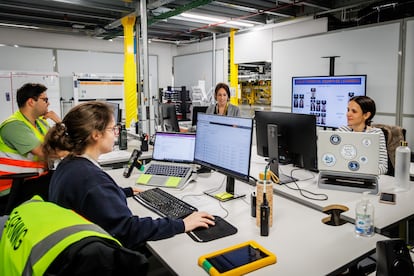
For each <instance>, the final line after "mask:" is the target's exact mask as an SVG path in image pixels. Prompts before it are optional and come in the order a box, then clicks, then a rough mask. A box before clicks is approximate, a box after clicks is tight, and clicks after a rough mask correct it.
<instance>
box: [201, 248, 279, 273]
mask: <svg viewBox="0 0 414 276" xmlns="http://www.w3.org/2000/svg"><path fill="white" fill-rule="evenodd" d="M247 250H250V251H253V253H254V254H255V255H256V254H260V258H259V259H255V258H254V259H253V260H249V261H247V260H246V262H245V263H244V264H240V263H239V264H231V263H232V261H231V258H234V260H236V258H237V261H236V262H244V261H242V259H243V258H240V256H238V255H234V256H231V254H232V253H235V254H237V253H236V252H239V251H240V252H241V251H247ZM241 254H244V253H241ZM217 258H221V260H225V261H226V264H227V265H228V266H230V267H227V268H223V267H222V268H218V267H216V264H217V262H216V260H217ZM219 262H220V261H219ZM274 263H276V255H274V254H273V253H272V252H270V251H268V250H267V249H265V248H264V247H262V246H261V245H259V244H258V243H256V242H255V241H247V242H243V243H240V244H237V245H234V246H231V247H228V248H224V249H222V250H219V251H216V252H213V253H210V254H206V255H203V256H201V257H199V258H198V265H199V266H201V267H202V268H203V269H204V270H205V271H207V273H208V274H209V275H212V276H214V275H220V276H233V275H242V274H246V273H249V272H251V271H253V270H257V269H259V268H261V267H264V266H267V265H271V264H274ZM233 266H234V267H233Z"/></svg>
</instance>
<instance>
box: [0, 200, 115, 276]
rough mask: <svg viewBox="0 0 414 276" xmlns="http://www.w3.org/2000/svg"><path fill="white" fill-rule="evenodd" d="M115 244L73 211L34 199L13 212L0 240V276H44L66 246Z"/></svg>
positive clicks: (108, 236) (110, 237) (112, 239)
mask: <svg viewBox="0 0 414 276" xmlns="http://www.w3.org/2000/svg"><path fill="white" fill-rule="evenodd" d="M93 236H94V237H101V238H105V239H108V240H111V241H114V242H116V243H117V244H119V245H120V246H121V244H120V243H119V241H117V240H116V239H114V238H113V237H112V236H110V235H109V234H108V233H107V232H106V231H105V230H103V229H102V228H101V227H99V226H98V225H96V224H93V223H91V222H90V221H88V220H87V219H85V218H83V217H81V216H80V215H78V214H77V213H75V212H74V211H72V210H69V209H65V208H63V207H60V206H58V205H56V204H54V203H51V202H45V201H43V200H42V199H41V198H40V197H39V196H34V197H33V198H32V199H31V200H29V201H26V202H25V203H23V204H21V205H20V206H18V207H16V208H15V209H13V211H12V212H11V214H10V216H9V218H8V220H7V221H6V223H5V225H4V229H3V234H2V236H1V239H0V264H1V265H0V275H10V276H14V275H24V276H25V275H34V276H35V275H43V274H44V273H45V271H46V270H47V268H48V267H49V266H50V265H51V264H52V262H53V261H54V260H55V258H56V257H58V256H59V254H60V253H61V252H63V251H64V250H65V249H66V248H67V247H68V246H70V245H71V244H73V243H76V242H77V241H80V240H81V239H83V238H86V237H93Z"/></svg>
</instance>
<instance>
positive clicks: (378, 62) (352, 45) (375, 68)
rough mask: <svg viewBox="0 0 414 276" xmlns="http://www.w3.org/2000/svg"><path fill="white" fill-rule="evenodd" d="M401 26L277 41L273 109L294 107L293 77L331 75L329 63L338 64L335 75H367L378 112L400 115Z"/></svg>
mask: <svg viewBox="0 0 414 276" xmlns="http://www.w3.org/2000/svg"><path fill="white" fill-rule="evenodd" d="M399 29H400V23H399V22H397V23H392V24H381V25H376V26H374V27H363V28H356V29H351V30H346V31H338V32H332V33H326V34H322V35H315V36H309V37H302V38H297V39H291V40H284V41H274V42H273V47H272V105H273V106H277V107H288V108H290V106H291V89H292V88H291V81H292V77H293V76H323V75H328V74H329V59H328V58H322V57H324V56H334V55H335V56H340V57H339V58H337V59H336V60H335V74H336V75H348V74H366V75H367V95H368V96H370V97H372V98H373V99H374V100H375V102H376V104H377V112H383V113H392V114H395V113H396V104H397V84H398V51H399V36H400V31H399Z"/></svg>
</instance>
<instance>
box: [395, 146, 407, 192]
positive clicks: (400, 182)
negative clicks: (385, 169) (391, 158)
mask: <svg viewBox="0 0 414 276" xmlns="http://www.w3.org/2000/svg"><path fill="white" fill-rule="evenodd" d="M410 159H411V151H410V148H409V147H408V146H407V142H406V141H401V145H400V146H399V147H397V149H396V150H395V182H396V186H397V189H398V190H402V191H408V190H409V189H410Z"/></svg>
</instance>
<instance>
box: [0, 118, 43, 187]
mask: <svg viewBox="0 0 414 276" xmlns="http://www.w3.org/2000/svg"><path fill="white" fill-rule="evenodd" d="M12 121H21V122H23V123H24V124H25V125H27V126H28V127H29V128H30V129H31V130H32V131H33V133H34V134H35V136H36V138H37V139H39V141H40V142H43V140H44V136H45V135H46V133H47V131H48V128H49V126H48V123H47V121H46V120H43V119H40V118H39V119H37V120H36V125H37V126H38V128H39V129H40V130H39V129H38V128H36V127H34V126H33V125H32V124H31V123H30V122H29V121H28V120H27V119H26V118H25V117H24V116H23V114H22V113H21V112H20V111H16V112H15V113H14V114H13V115H12V116H10V117H9V118H8V119H6V120H5V121H4V122H3V123H2V124H1V125H0V129H1V128H2V127H3V126H5V125H6V124H8V123H9V122H12ZM44 168H45V163H44V162H42V161H38V158H37V157H36V156H34V155H33V154H32V153H28V154H26V155H21V154H20V153H19V152H18V151H17V150H15V149H13V148H10V147H9V146H7V145H6V144H5V143H4V141H3V139H2V138H1V136H0V175H4V174H10V173H29V172H38V173H39V174H40V173H43V172H44ZM11 184H12V180H0V193H1V194H7V193H8V190H9V189H10V187H11Z"/></svg>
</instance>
